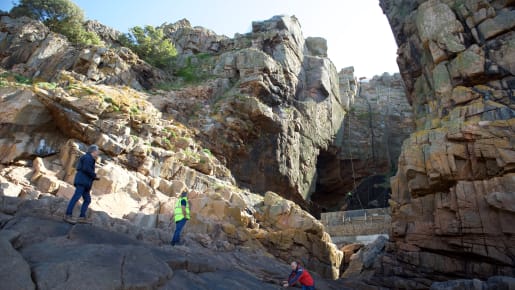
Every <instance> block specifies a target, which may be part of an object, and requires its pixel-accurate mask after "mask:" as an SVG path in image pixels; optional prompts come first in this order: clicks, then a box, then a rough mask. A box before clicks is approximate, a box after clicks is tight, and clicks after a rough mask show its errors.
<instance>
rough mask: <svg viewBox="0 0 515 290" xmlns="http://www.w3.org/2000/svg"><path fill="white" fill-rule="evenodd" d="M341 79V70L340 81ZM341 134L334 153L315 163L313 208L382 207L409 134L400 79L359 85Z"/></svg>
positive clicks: (407, 110)
mask: <svg viewBox="0 0 515 290" xmlns="http://www.w3.org/2000/svg"><path fill="white" fill-rule="evenodd" d="M345 75H348V72H345V70H342V71H341V72H340V80H342V79H345ZM342 128H343V129H342V132H343V133H342V135H343V138H342V141H341V144H340V146H339V147H338V150H335V151H333V152H330V151H324V152H323V153H322V154H321V155H320V156H319V158H318V162H317V169H318V179H317V181H316V190H315V193H314V194H313V198H312V200H313V202H315V203H316V204H317V205H319V206H320V207H321V208H322V209H323V210H325V211H339V210H354V209H361V208H375V207H387V206H388V198H389V196H390V186H389V182H388V179H389V177H390V176H392V175H393V173H394V172H395V171H396V170H397V160H398V158H399V155H400V149H401V145H402V142H403V141H404V140H405V139H406V138H407V137H408V136H409V134H410V133H411V132H413V129H414V120H413V118H412V113H411V107H410V105H409V104H408V101H407V99H406V93H405V88H404V85H403V81H402V79H401V76H400V75H399V74H394V75H389V74H383V75H382V76H375V77H373V78H372V79H370V80H366V81H361V82H360V83H359V94H358V96H356V98H355V99H354V102H353V103H352V104H351V106H350V110H349V114H348V115H346V116H345V120H344V122H343V125H342ZM348 193H350V195H349V194H348Z"/></svg>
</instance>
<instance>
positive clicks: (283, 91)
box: [153, 16, 357, 209]
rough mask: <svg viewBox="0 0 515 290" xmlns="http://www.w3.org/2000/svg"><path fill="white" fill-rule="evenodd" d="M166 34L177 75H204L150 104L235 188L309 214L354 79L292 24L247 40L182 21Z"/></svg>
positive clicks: (282, 22) (272, 23) (264, 26)
mask: <svg viewBox="0 0 515 290" xmlns="http://www.w3.org/2000/svg"><path fill="white" fill-rule="evenodd" d="M165 27H166V29H167V31H169V35H170V37H171V38H172V39H174V40H175V41H176V42H177V43H178V46H179V49H180V50H181V51H184V52H185V54H184V55H182V56H179V57H178V59H177V65H178V66H179V67H182V68H181V69H178V74H181V73H184V72H185V71H186V70H188V69H192V68H195V69H196V75H200V76H202V75H205V76H209V77H208V80H207V81H204V82H202V83H201V84H197V85H195V86H193V87H188V88H184V89H182V90H177V91H174V92H170V93H169V96H168V97H167V98H166V100H163V99H162V98H160V97H156V98H154V100H153V102H154V103H155V104H156V106H160V108H162V111H165V112H167V113H171V114H173V115H174V116H176V117H177V118H179V119H182V120H184V121H185V122H186V123H187V124H188V125H189V126H192V127H195V128H196V129H197V131H198V134H197V136H198V137H199V138H201V139H202V140H203V143H204V144H205V146H206V147H208V148H209V149H210V150H211V151H212V152H213V153H214V154H215V155H216V156H219V158H220V159H221V160H223V161H224V162H225V163H226V164H227V166H228V167H229V168H230V169H231V172H232V173H233V174H234V177H235V178H236V180H237V181H238V183H239V184H240V185H241V186H244V187H248V188H250V189H252V190H253V191H256V192H260V193H263V194H264V193H265V192H266V191H268V190H272V191H274V192H277V193H279V194H280V195H282V196H284V197H286V198H288V199H291V200H293V201H295V202H297V203H299V204H300V205H301V206H302V207H303V208H306V209H309V208H311V207H312V206H311V205H310V202H309V200H310V195H311V194H312V192H313V191H314V188H313V183H312V180H313V179H316V171H317V168H316V163H317V158H318V155H319V154H320V152H321V151H323V150H329V148H339V146H341V145H340V144H341V124H342V120H343V117H344V116H345V114H346V112H347V111H348V109H349V104H350V103H351V102H352V100H353V99H354V96H355V95H356V92H357V84H356V80H355V78H354V75H353V71H352V70H347V71H345V73H344V75H343V79H342V76H339V75H338V73H337V71H336V69H335V67H334V65H333V64H332V62H331V61H330V60H329V59H328V58H327V57H326V56H327V45H326V42H325V40H323V39H321V38H308V39H307V40H305V39H304V38H303V36H302V31H301V29H300V24H299V22H298V20H297V19H296V18H295V17H289V16H275V17H273V18H271V19H269V20H265V21H259V22H253V23H252V31H251V32H249V33H247V34H237V35H235V36H234V38H230V39H229V38H223V37H219V36H216V35H214V34H213V33H212V32H211V31H208V30H206V29H202V28H199V27H193V28H192V27H191V25H190V24H189V23H188V22H187V21H185V20H183V21H180V22H178V23H175V24H172V25H167V26H165ZM195 87H196V88H195ZM185 95H186V96H189V98H184V96H185ZM185 110H186V111H185ZM191 115H200V116H202V117H201V118H191Z"/></svg>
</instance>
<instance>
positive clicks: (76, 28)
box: [11, 0, 101, 45]
mask: <svg viewBox="0 0 515 290" xmlns="http://www.w3.org/2000/svg"><path fill="white" fill-rule="evenodd" d="M11 14H12V15H13V16H14V17H19V16H28V17H30V18H33V19H36V20H39V21H41V22H43V23H44V24H45V25H46V26H47V27H48V28H50V30H52V31H54V32H57V33H60V34H63V35H65V36H66V37H68V40H70V42H72V43H75V44H95V45H98V44H100V43H101V40H100V38H99V37H98V35H96V34H95V33H94V32H88V31H86V30H85V29H84V27H83V26H82V24H83V22H84V13H83V11H82V9H80V7H79V6H77V5H75V4H74V3H73V2H72V1H70V0H20V1H19V4H18V5H17V6H14V7H13V8H12V9H11Z"/></svg>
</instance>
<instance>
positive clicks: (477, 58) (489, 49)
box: [372, 0, 515, 289]
mask: <svg viewBox="0 0 515 290" xmlns="http://www.w3.org/2000/svg"><path fill="white" fill-rule="evenodd" d="M381 6H382V8H383V11H384V12H385V14H386V15H387V17H388V20H389V21H390V24H391V26H392V30H393V32H394V35H395V37H396V40H397V43H398V45H399V51H398V54H399V57H398V64H399V67H400V70H401V75H402V77H403V80H404V84H405V86H406V92H407V96H408V100H409V102H410V104H411V105H412V106H413V113H414V118H415V121H416V125H417V128H416V132H415V133H413V134H411V136H410V138H409V139H408V140H406V141H405V142H404V144H403V147H402V152H401V155H400V158H399V164H398V171H397V174H396V176H395V177H393V178H392V199H391V201H390V204H391V208H392V222H393V229H392V232H393V236H392V237H391V243H390V244H389V246H388V247H387V249H388V252H389V253H388V254H387V255H385V256H384V257H383V259H382V264H381V266H380V269H379V272H380V276H383V278H378V277H377V276H376V278H374V279H376V280H375V281H376V282H377V283H379V284H381V285H389V286H390V287H395V288H400V289H426V288H427V287H429V284H430V281H431V280H446V279H449V278H451V277H452V278H456V277H474V278H484V279H486V278H488V277H491V276H495V275H506V276H514V275H515V266H514V265H515V240H514V237H515V236H514V233H515V227H514V225H515V208H514V204H515V203H514V194H515V172H514V169H515V167H514V164H515V151H514V144H515V143H514V141H515V140H514V136H515V134H514V124H515V118H514V116H515V111H514V109H515V107H514V98H513V93H514V88H515V85H514V84H515V77H514V73H515V69H514V68H515V67H514V64H515V42H514V41H515V31H514V27H515V21H514V19H515V10H513V3H512V1H479V0H478V1H439V0H429V1H425V0H422V1H403V0H398V1H397V0H392V1H389V0H382V1H381ZM384 276H386V277H384ZM410 278H411V279H410ZM374 279H372V280H374ZM446 289H450V288H446ZM452 289H457V288H452Z"/></svg>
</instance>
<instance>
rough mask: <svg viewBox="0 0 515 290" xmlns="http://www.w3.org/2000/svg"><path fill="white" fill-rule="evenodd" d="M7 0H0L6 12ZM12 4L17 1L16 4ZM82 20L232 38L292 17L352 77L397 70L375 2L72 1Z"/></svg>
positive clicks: (386, 28) (390, 37) (392, 44)
mask: <svg viewBox="0 0 515 290" xmlns="http://www.w3.org/2000/svg"><path fill="white" fill-rule="evenodd" d="M12 2H13V1H12V0H0V9H2V10H9V9H10V8H11V7H12V4H11V3H12ZM16 2H17V1H16ZM73 2H75V3H76V4H77V5H78V6H79V7H81V8H82V9H83V10H84V14H85V16H86V18H87V19H96V20H98V21H100V22H101V23H103V24H105V25H108V26H111V27H113V28H116V29H118V30H120V31H122V32H127V31H128V28H130V27H133V26H143V25H147V24H149V25H153V26H158V25H161V24H163V23H164V22H167V23H173V22H175V21H177V20H180V19H182V18H186V19H188V20H189V21H190V22H191V24H192V25H193V26H204V27H206V28H209V29H211V30H213V31H214V32H216V33H217V34H224V35H227V36H229V37H232V36H233V35H234V33H246V32H249V31H250V29H251V23H252V21H255V20H265V19H269V18H271V17H272V16H274V15H279V14H286V15H295V16H296V17H297V18H298V19H299V21H300V24H301V26H302V31H303V34H304V37H308V36H319V37H323V38H325V39H327V43H328V47H329V49H328V54H329V58H330V59H331V60H332V61H333V62H334V64H335V65H336V68H337V69H338V70H340V69H341V68H344V67H347V66H354V68H355V74H356V76H357V77H361V76H366V77H368V78H370V77H372V76H373V75H376V74H382V73H383V72H390V73H393V72H397V71H398V70H399V69H398V67H397V63H396V57H397V54H396V51H397V46H396V44H395V40H394V38H393V34H392V32H391V29H390V26H389V24H388V21H387V20H386V16H385V15H384V14H383V12H382V10H381V8H380V7H379V0H259V1H246V0H239V1H238V0H73Z"/></svg>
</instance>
